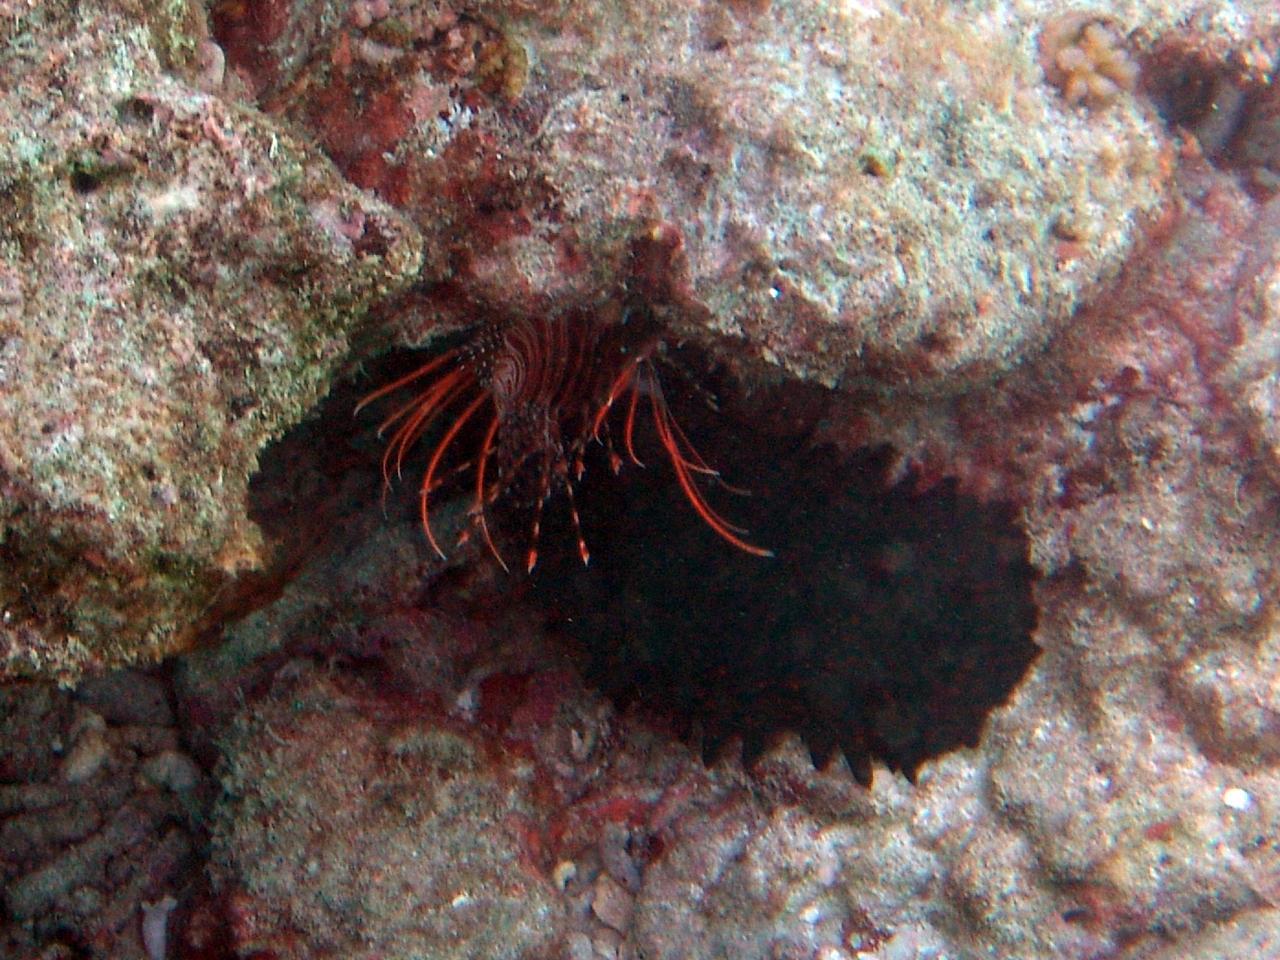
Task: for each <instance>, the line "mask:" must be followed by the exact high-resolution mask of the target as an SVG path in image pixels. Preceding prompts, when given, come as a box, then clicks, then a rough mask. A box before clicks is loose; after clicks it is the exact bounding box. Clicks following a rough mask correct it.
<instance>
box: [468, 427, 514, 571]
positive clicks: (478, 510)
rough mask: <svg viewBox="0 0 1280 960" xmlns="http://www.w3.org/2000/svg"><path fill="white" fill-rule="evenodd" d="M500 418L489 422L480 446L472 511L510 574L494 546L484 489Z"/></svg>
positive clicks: (494, 552) (488, 545) (486, 543)
mask: <svg viewBox="0 0 1280 960" xmlns="http://www.w3.org/2000/svg"><path fill="white" fill-rule="evenodd" d="M498 423H499V418H498V415H497V414H494V416H493V419H492V420H490V421H489V427H488V429H487V430H485V433H484V440H483V441H482V442H481V444H480V456H479V458H478V459H477V462H476V497H475V501H474V502H473V503H472V506H471V510H472V512H473V513H474V514H475V515H476V517H477V524H478V525H479V527H480V536H481V537H482V538H483V539H484V543H485V546H486V547H488V548H489V552H490V553H491V554H493V559H495V560H497V561H498V566H500V567H502V569H503V572H505V573H510V572H511V568H510V567H508V566H507V561H505V560H503V559H502V554H500V553H499V552H498V548H497V547H496V546H494V544H493V537H492V536H490V534H489V521H488V520H487V519H486V518H485V509H484V505H485V502H486V500H487V499H488V494H486V493H485V489H484V474H485V467H486V466H487V465H488V463H489V454H490V453H491V452H492V451H493V440H494V437H495V436H497V433H498Z"/></svg>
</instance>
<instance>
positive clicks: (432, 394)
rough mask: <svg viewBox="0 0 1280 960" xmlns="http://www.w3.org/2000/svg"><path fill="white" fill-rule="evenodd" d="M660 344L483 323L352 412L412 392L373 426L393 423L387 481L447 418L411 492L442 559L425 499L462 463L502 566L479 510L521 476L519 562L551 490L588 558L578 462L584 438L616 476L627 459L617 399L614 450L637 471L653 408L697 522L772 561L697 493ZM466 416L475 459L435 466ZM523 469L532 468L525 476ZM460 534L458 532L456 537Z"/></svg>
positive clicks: (636, 337) (556, 323) (699, 466)
mask: <svg viewBox="0 0 1280 960" xmlns="http://www.w3.org/2000/svg"><path fill="white" fill-rule="evenodd" d="M661 342H662V341H661V337H660V335H659V334H658V332H657V331H656V330H655V329H653V328H652V326H651V325H646V324H645V323H642V322H637V321H633V322H630V323H628V322H620V323H617V322H615V323H606V322H603V321H601V320H600V319H598V318H596V317H595V315H593V314H590V313H585V312H570V313H562V314H559V315H555V316H532V317H518V318H514V319H509V320H507V321H505V322H502V323H489V324H485V325H483V326H481V327H480V328H478V329H477V331H476V332H475V333H474V334H473V335H472V336H471V338H470V339H469V340H468V341H467V342H466V343H464V344H462V345H461V346H458V347H455V348H453V349H451V350H448V351H446V352H445V353H443V354H441V355H440V356H437V357H434V358H433V359H431V360H429V361H428V362H426V363H424V364H423V365H422V366H420V367H418V368H417V369H416V370H414V371H413V372H412V373H409V374H407V375H405V376H403V377H400V378H399V379H397V380H395V381H393V382H392V383H389V384H387V385H386V386H384V387H382V388H381V389H378V390H375V391H374V392H373V393H371V394H369V395H368V396H366V397H365V398H364V399H363V400H361V401H360V404H359V406H357V408H356V412H357V413H358V412H359V411H360V410H361V409H363V408H364V407H366V406H368V405H369V404H370V403H373V402H374V401H376V400H379V399H381V398H382V397H385V396H387V395H388V394H391V393H394V392H395V391H397V390H400V389H401V388H403V387H407V386H410V385H414V386H415V387H416V393H415V394H414V395H413V397H412V398H411V399H409V400H408V401H407V402H405V403H404V404H402V405H401V406H400V407H398V408H397V409H395V410H394V411H393V412H392V413H391V414H390V415H389V416H388V417H387V418H386V419H385V420H384V421H383V422H382V424H381V426H380V427H379V428H378V434H379V436H381V435H383V433H384V432H386V431H387V430H389V429H391V428H394V432H393V433H392V434H391V437H390V439H389V441H388V443H387V447H386V451H385V452H384V453H383V457H382V473H383V478H384V480H385V481H386V482H387V483H388V484H389V483H390V482H391V480H392V477H393V476H394V477H399V476H400V472H401V467H402V466H403V464H404V461H405V458H406V456H407V455H408V453H409V451H410V449H411V448H412V447H413V446H414V445H415V444H416V443H417V442H418V440H419V439H421V438H422V436H423V435H424V434H425V433H426V432H427V430H428V429H429V428H430V427H431V426H432V425H433V424H435V423H436V422H437V421H440V420H441V419H442V418H444V417H446V416H447V417H448V418H449V419H448V421H447V426H446V427H445V428H444V432H443V434H442V435H441V436H440V438H439V439H438V440H437V441H436V442H435V445H434V446H433V447H432V448H431V450H430V453H429V455H428V459H427V465H426V468H425V471H424V473H423V476H422V482H421V485H420V487H419V491H418V499H419V515H420V517H421V520H422V528H423V530H424V532H425V533H426V536H427V542H428V543H430V544H431V548H432V549H433V550H434V551H435V552H436V553H437V554H439V555H440V557H441V558H443V557H444V556H445V553H444V551H443V550H442V549H441V548H440V544H439V542H438V541H437V540H436V536H435V533H434V531H433V530H432V528H431V516H430V500H431V496H432V494H433V493H434V492H435V491H436V490H437V489H438V487H439V486H440V485H441V484H442V483H443V482H444V480H445V479H446V478H447V477H448V476H450V475H451V474H454V473H462V472H465V471H467V470H471V471H472V474H473V475H472V481H471V490H472V494H471V496H472V500H471V508H470V516H471V521H472V523H473V525H474V526H475V527H476V528H478V529H479V532H480V536H481V537H482V538H483V540H484V543H485V545H486V546H487V547H488V549H489V552H490V553H492V554H493V556H494V557H495V558H496V559H497V561H498V563H499V564H501V566H502V568H503V569H504V570H506V569H509V568H508V567H507V564H506V561H505V560H503V558H502V555H501V554H500V553H499V552H498V548H497V547H496V546H495V544H494V541H493V537H492V535H491V533H490V530H489V523H488V519H487V517H486V509H487V507H488V506H489V505H490V504H492V503H493V502H494V501H496V500H497V499H498V498H499V497H501V496H502V495H503V494H504V493H506V492H507V491H509V490H511V488H512V487H513V486H514V485H516V484H524V483H528V482H529V481H532V482H533V484H534V486H533V488H532V489H533V492H534V496H533V500H532V504H531V505H532V508H533V521H532V527H531V530H530V535H529V540H530V542H529V549H528V554H527V556H526V558H525V566H526V569H527V570H528V571H530V572H532V570H533V568H534V565H535V564H536V563H537V561H538V534H539V528H540V525H541V519H542V508H543V505H544V504H545V503H546V502H547V501H548V500H549V499H550V498H551V496H552V494H553V493H554V492H555V491H556V490H557V489H561V490H563V491H564V492H565V495H566V496H567V497H568V500H569V512H570V514H571V516H572V518H573V525H574V532H575V535H576V536H577V540H578V553H579V556H580V557H581V558H582V562H583V563H586V562H587V561H588V559H589V558H590V554H589V553H588V551H587V544H586V540H585V538H584V536H583V533H582V524H581V521H580V520H579V517H578V510H577V506H576V504H575V502H574V492H573V491H574V484H575V483H577V482H578V481H579V480H580V479H581V478H582V474H583V471H584V464H583V458H584V456H585V454H586V451H587V446H588V444H590V443H591V442H593V441H595V442H600V443H603V444H604V445H605V446H606V448H607V450H608V455H609V461H610V465H611V467H612V469H613V471H614V472H615V473H617V472H618V471H619V470H621V468H622V465H623V462H624V461H623V458H622V456H621V455H619V454H618V453H617V452H616V451H615V450H614V447H613V442H612V440H611V439H610V436H609V427H608V421H609V414H610V411H611V410H612V409H613V408H614V405H615V404H618V405H619V406H621V405H623V404H625V410H626V412H625V415H624V416H623V418H622V449H623V450H624V451H625V453H626V457H627V459H629V460H630V461H631V462H632V463H633V464H635V465H636V466H644V464H643V463H642V461H641V460H640V458H639V456H637V454H636V449H635V443H634V434H635V427H636V417H637V414H638V413H639V411H640V408H641V406H642V405H643V406H644V407H646V408H647V409H648V411H649V413H650V414H651V415H652V418H653V425H654V428H655V430H656V432H657V437H658V441H659V443H660V444H661V446H662V449H663V451H664V453H665V454H666V457H667V459H668V460H669V461H670V463H671V466H672V468H673V469H674V470H675V475H676V481H677V482H678V483H679V484H680V489H681V490H682V491H683V493H684V496H685V498H686V499H687V500H688V501H689V504H690V505H691V506H692V507H693V509H694V511H695V512H696V513H697V514H698V516H699V517H701V518H702V520H703V522H704V523H706V525H707V526H709V527H710V528H711V529H712V530H714V531H715V532H716V533H717V534H718V535H719V536H720V537H722V538H723V539H724V540H726V541H728V542H729V543H730V544H732V545H733V546H735V547H737V548H738V549H739V550H743V551H746V552H747V553H751V554H755V555H757V556H762V557H767V556H772V555H773V554H772V551H770V550H766V549H764V548H763V547H758V546H756V545H754V544H752V543H750V542H748V541H747V540H745V539H743V538H744V536H745V535H746V531H745V530H743V529H742V528H740V527H737V526H734V525H733V524H732V523H730V522H729V521H728V520H726V519H725V518H724V517H722V516H721V515H720V514H719V513H717V512H716V511H715V510H714V509H713V508H712V507H711V505H710V504H709V503H708V502H707V498H706V496H705V495H704V494H703V492H702V490H701V489H700V488H699V476H701V477H702V478H704V479H712V480H717V481H718V480H719V474H718V472H717V471H716V470H715V469H714V468H713V467H711V466H710V465H709V464H707V462H706V461H705V460H704V459H703V458H702V457H701V455H699V453H698V451H697V450H696V449H694V447H693V444H692V443H690V441H689V438H688V437H687V436H686V435H685V433H684V431H683V430H682V429H681V428H680V425H679V424H678V423H676V421H675V419H674V417H673V416H672V414H671V410H670V409H669V408H668V406H667V401H666V398H665V397H664V396H663V392H662V384H661V382H660V381H659V378H658V371H657V369H656V367H655V358H656V356H657V354H658V351H659V349H660V344H661ZM477 417H479V418H480V420H478V421H476V418H477ZM485 418H487V420H486V419H485ZM472 421H476V422H477V423H478V424H483V425H484V426H483V434H482V439H481V440H480V445H479V449H478V450H477V451H476V454H475V456H474V457H473V458H471V459H469V460H466V461H464V462H463V463H462V464H461V465H460V466H459V467H456V468H454V469H452V470H446V469H444V464H445V457H446V454H447V452H448V451H449V448H450V447H451V445H452V444H453V443H454V441H456V440H457V439H458V437H459V435H460V434H461V433H462V432H463V429H464V428H465V427H466V426H467V424H468V423H471V422H472ZM530 469H531V470H532V471H533V473H532V474H530V473H527V472H526V471H527V470H530ZM726 486H727V485H726ZM730 489H732V488H730ZM466 535H467V533H466V531H464V534H463V536H462V538H461V539H460V542H461V540H465V539H466Z"/></svg>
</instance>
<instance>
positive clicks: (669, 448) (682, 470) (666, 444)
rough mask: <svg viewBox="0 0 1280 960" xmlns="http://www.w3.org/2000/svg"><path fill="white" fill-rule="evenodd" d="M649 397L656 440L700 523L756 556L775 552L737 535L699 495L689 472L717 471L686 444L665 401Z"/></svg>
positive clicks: (653, 394)
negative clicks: (664, 452)
mask: <svg viewBox="0 0 1280 960" xmlns="http://www.w3.org/2000/svg"><path fill="white" fill-rule="evenodd" d="M649 400H650V405H651V407H652V408H653V423H654V426H655V427H656V428H657V431H658V440H659V441H660V442H661V444H662V447H663V449H664V450H665V451H666V452H667V457H668V458H669V459H670V460H671V466H672V467H673V468H674V469H675V472H676V480H677V482H678V483H679V484H680V489H681V491H682V492H683V493H684V496H685V499H686V500H688V501H689V504H690V506H692V507H693V509H694V511H695V512H697V514H698V516H699V517H701V518H702V522H703V523H705V524H706V525H707V526H709V527H710V528H711V529H712V530H714V531H715V532H716V533H717V534H718V535H719V536H720V537H721V539H723V540H726V541H728V542H729V543H731V544H732V545H733V546H735V547H737V548H738V549H739V550H742V551H743V552H745V553H750V554H752V555H754V556H757V557H772V556H773V555H774V554H773V551H772V550H769V549H767V548H765V547H757V546H756V545H755V544H754V543H749V542H747V541H746V540H744V539H742V536H740V535H745V534H746V533H747V531H746V530H744V529H743V528H742V527H739V526H735V525H734V524H732V523H730V522H729V521H728V520H726V519H725V518H724V517H722V516H720V514H718V513H716V511H715V510H714V509H713V508H712V506H711V504H709V503H707V499H706V497H704V496H703V495H702V491H701V490H699V489H698V487H697V485H696V484H695V483H694V479H693V476H692V475H693V474H694V473H710V474H711V475H712V476H716V477H718V476H719V474H718V473H716V471H715V470H713V469H711V468H710V467H708V466H707V465H706V463H705V462H704V461H703V460H702V458H701V457H700V456H699V455H698V452H697V451H696V450H694V449H693V447H692V445H690V444H689V441H688V439H687V438H686V437H685V436H684V434H683V433H682V432H680V428H679V426H678V425H677V424H676V423H675V421H674V420H673V419H672V417H671V413H670V411H669V410H667V408H666V405H665V403H663V402H662V398H661V394H659V393H656V392H651V393H650V394H649ZM682 441H683V444H684V446H685V448H686V449H688V450H689V451H690V454H691V455H692V457H693V459H692V460H690V459H688V458H687V457H686V456H685V454H684V452H683V451H682V449H681V443H682Z"/></svg>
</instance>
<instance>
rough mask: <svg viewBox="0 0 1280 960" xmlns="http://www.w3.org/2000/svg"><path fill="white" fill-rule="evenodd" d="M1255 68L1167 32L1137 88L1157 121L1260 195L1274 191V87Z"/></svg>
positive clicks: (1277, 180) (1279, 97)
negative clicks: (1156, 114) (1189, 140)
mask: <svg viewBox="0 0 1280 960" xmlns="http://www.w3.org/2000/svg"><path fill="white" fill-rule="evenodd" d="M1258 63H1259V61H1258V59H1257V58H1256V57H1250V56H1248V55H1242V54H1240V53H1239V52H1235V51H1227V52H1225V53H1222V52H1217V51H1210V50H1206V49H1204V48H1203V47H1201V46H1199V45H1198V41H1197V40H1196V39H1195V38H1194V37H1187V36H1181V35H1174V36H1171V37H1167V38H1163V39H1161V40H1160V41H1158V42H1157V43H1155V44H1154V46H1153V47H1152V49H1151V51H1150V52H1149V53H1148V54H1147V56H1146V57H1145V59H1144V62H1143V67H1142V89H1143V92H1144V93H1145V94H1146V95H1147V96H1148V97H1149V98H1150V100H1151V102H1152V103H1153V104H1154V106H1155V108H1156V110H1157V111H1158V112H1159V114H1160V116H1161V118H1162V119H1163V120H1164V121H1165V123H1167V124H1168V125H1169V126H1170V127H1171V128H1172V129H1175V130H1179V131H1182V132H1184V133H1187V134H1190V135H1191V136H1193V137H1195V140H1196V142H1197V143H1198V145H1199V148H1200V150H1201V152H1202V153H1203V154H1204V156H1205V158H1206V159H1208V160H1209V161H1210V162H1211V163H1212V164H1214V165H1215V166H1217V167H1220V168H1222V169H1227V170H1235V171H1238V172H1239V173H1240V174H1241V175H1242V176H1243V177H1244V179H1245V184H1246V186H1247V187H1248V188H1249V189H1250V191H1251V192H1253V193H1254V194H1255V195H1257V196H1259V197H1262V198H1265V197H1269V196H1272V195H1274V194H1275V193H1276V192H1278V191H1280V87H1277V85H1276V84H1275V83H1273V82H1272V80H1273V78H1272V77H1271V76H1270V75H1269V74H1267V73H1265V72H1262V71H1261V70H1260V69H1259V66H1258Z"/></svg>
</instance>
